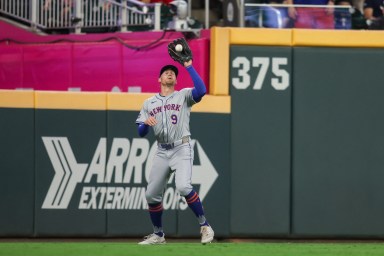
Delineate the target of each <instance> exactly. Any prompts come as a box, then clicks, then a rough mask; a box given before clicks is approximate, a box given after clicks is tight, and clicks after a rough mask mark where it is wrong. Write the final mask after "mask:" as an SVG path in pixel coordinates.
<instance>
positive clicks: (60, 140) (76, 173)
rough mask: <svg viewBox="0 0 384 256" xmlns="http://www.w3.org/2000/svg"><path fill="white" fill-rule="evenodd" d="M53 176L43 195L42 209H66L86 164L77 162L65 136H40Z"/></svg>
mask: <svg viewBox="0 0 384 256" xmlns="http://www.w3.org/2000/svg"><path fill="white" fill-rule="evenodd" d="M42 139H43V142H44V146H45V148H46V149H47V152H48V156H49V158H50V159H51V162H52V165H53V169H54V170H55V176H54V177H53V180H52V183H51V186H50V188H49V190H48V193H47V195H46V197H45V200H44V203H43V206H42V208H43V209H66V208H67V207H68V204H69V202H70V201H71V198H72V194H73V192H74V191H75V188H76V185H77V183H79V182H81V181H82V179H83V177H84V174H85V171H86V169H87V166H88V165H87V164H78V163H77V161H76V159H75V156H74V154H73V151H72V149H71V146H70V145H69V141H68V139H67V138H66V137H42Z"/></svg>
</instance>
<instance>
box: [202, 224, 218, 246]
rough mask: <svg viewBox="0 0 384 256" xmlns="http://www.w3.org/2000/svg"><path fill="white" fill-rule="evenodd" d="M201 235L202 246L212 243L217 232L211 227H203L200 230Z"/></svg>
mask: <svg viewBox="0 0 384 256" xmlns="http://www.w3.org/2000/svg"><path fill="white" fill-rule="evenodd" d="M200 234H201V243H202V244H206V243H210V242H212V240H213V237H214V236H215V232H213V229H212V228H211V226H202V227H201V228H200Z"/></svg>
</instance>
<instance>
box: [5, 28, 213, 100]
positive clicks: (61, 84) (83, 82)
mask: <svg viewBox="0 0 384 256" xmlns="http://www.w3.org/2000/svg"><path fill="white" fill-rule="evenodd" d="M209 35H210V34H209V30H204V31H203V32H202V33H201V36H200V37H199V38H194V39H191V40H189V44H190V46H191V49H192V51H193V54H194V62H193V65H194V67H195V69H196V70H197V72H199V74H200V75H201V77H202V79H203V81H204V82H205V84H206V86H207V89H209V39H210V37H209ZM162 36H163V32H152V31H149V32H130V33H104V34H83V35H75V34H70V35H45V36H41V35H37V34H34V33H31V32H28V31H25V30H23V29H20V28H17V27H14V26H12V25H10V24H8V23H5V22H3V21H0V40H1V42H0V89H20V88H28V89H29V88H31V89H34V90H59V91H65V90H68V89H71V90H81V91H111V90H112V89H113V88H115V89H114V90H116V89H117V88H118V89H119V90H120V91H123V92H127V91H136V90H140V91H141V92H157V91H158V90H159V83H158V76H159V71H160V69H161V67H162V66H163V65H166V64H173V65H175V66H177V67H178V68H179V77H178V85H177V89H182V88H185V87H192V86H193V83H192V80H191V79H190V77H189V75H188V72H187V71H186V70H185V69H184V68H183V67H182V66H181V65H180V64H178V63H177V62H174V61H173V60H172V59H171V58H170V57H169V55H168V52H167V45H168V43H169V42H171V41H172V40H173V39H175V38H179V37H183V34H182V33H180V32H166V33H165V35H164V37H163V38H162V39H161V40H160V41H159V42H158V43H156V44H155V45H153V46H152V47H150V48H144V49H140V50H137V49H130V48H128V47H126V46H124V45H123V44H122V43H120V42H118V41H117V40H116V38H120V39H121V40H123V42H124V43H126V44H128V45H129V46H135V47H139V46H144V45H147V44H149V43H151V42H154V41H156V40H158V39H159V38H161V37H162ZM6 39H8V40H6Z"/></svg>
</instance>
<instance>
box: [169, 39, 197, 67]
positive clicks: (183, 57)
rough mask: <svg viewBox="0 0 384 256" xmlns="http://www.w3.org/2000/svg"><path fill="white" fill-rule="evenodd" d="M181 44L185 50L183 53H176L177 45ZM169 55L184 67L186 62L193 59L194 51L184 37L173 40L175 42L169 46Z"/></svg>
mask: <svg viewBox="0 0 384 256" xmlns="http://www.w3.org/2000/svg"><path fill="white" fill-rule="evenodd" d="M178 44H180V45H181V46H182V47H183V49H182V50H181V51H179V52H178V51H176V49H175V47H176V45H178ZM168 53H169V56H171V58H172V59H173V60H174V61H177V62H179V63H180V64H181V65H183V66H184V62H187V61H190V60H192V59H193V57H192V51H191V48H189V45H188V43H187V41H185V39H184V38H183V37H181V38H178V39H175V40H173V42H170V43H169V44H168Z"/></svg>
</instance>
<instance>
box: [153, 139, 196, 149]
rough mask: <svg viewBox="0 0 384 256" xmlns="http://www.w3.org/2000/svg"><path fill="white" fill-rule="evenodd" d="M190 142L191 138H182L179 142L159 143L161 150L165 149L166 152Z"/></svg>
mask: <svg viewBox="0 0 384 256" xmlns="http://www.w3.org/2000/svg"><path fill="white" fill-rule="evenodd" d="M188 141H189V136H185V137H183V138H181V139H180V140H177V141H175V142H172V143H158V145H159V148H162V149H165V150H170V149H173V148H174V147H177V146H179V145H181V144H184V143H187V142H188Z"/></svg>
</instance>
